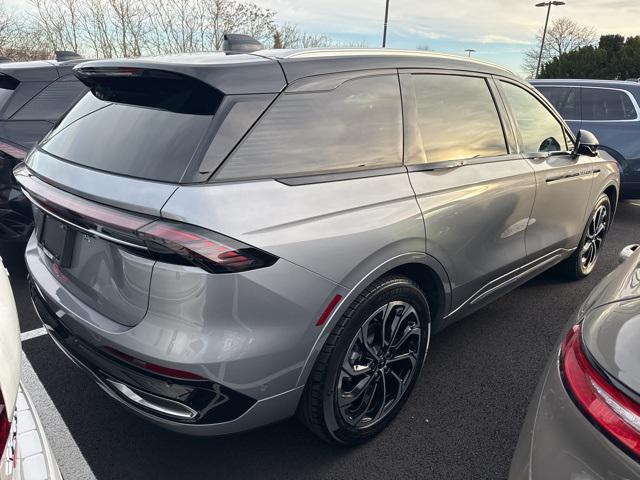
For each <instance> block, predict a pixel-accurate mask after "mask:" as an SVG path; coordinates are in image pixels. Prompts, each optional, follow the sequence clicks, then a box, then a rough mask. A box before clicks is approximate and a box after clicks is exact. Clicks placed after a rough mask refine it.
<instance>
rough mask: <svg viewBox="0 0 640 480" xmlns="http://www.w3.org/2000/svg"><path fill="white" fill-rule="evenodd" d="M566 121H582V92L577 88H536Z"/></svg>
mask: <svg viewBox="0 0 640 480" xmlns="http://www.w3.org/2000/svg"><path fill="white" fill-rule="evenodd" d="M536 88H537V89H538V90H539V91H540V92H541V93H542V94H543V95H544V96H545V97H546V98H547V100H549V102H550V103H551V105H553V106H554V107H555V109H556V110H557V111H558V113H559V114H560V115H562V118H564V119H565V120H575V121H579V120H580V90H579V89H578V88H576V87H555V86H553V87H550V86H536Z"/></svg>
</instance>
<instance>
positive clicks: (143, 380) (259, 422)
mask: <svg viewBox="0 0 640 480" xmlns="http://www.w3.org/2000/svg"><path fill="white" fill-rule="evenodd" d="M47 261H48V259H47V258H46V257H44V255H41V253H40V251H39V248H38V246H37V242H36V241H35V239H34V238H32V239H31V240H30V241H29V243H28V245H27V250H26V263H27V268H28V270H29V273H30V276H31V280H32V291H31V293H32V299H33V303H34V306H35V307H36V310H37V311H38V313H39V315H40V317H41V319H42V321H43V323H44V325H45V326H46V327H47V330H48V331H49V334H50V336H51V338H52V339H53V340H54V341H55V342H56V343H57V344H58V345H59V347H60V348H61V349H62V350H63V351H64V352H65V353H66V354H67V355H68V356H69V357H70V358H71V359H72V360H73V361H74V362H75V363H76V364H77V365H79V366H80V367H81V368H82V369H83V370H85V371H86V372H88V373H89V374H90V375H91V376H92V378H93V379H94V380H95V381H96V383H97V384H98V385H99V386H100V387H101V388H102V389H103V390H105V391H106V392H107V393H108V394H109V395H110V396H111V397H113V398H114V399H116V400H118V401H119V402H120V403H121V404H123V405H125V406H126V407H127V408H128V409H130V410H131V411H133V412H135V413H136V414H138V415H140V416H142V417H144V418H146V419H148V420H150V421H152V422H154V423H156V424H159V425H161V426H163V427H165V428H168V429H172V430H175V431H180V432H183V433H188V434H193V435H226V434H232V433H236V432H240V431H244V430H249V429H253V428H257V427H260V426H263V425H266V424H269V423H273V422H276V421H279V420H282V419H284V418H287V417H290V416H292V415H294V414H295V411H296V408H297V405H298V402H299V399H300V397H301V394H302V390H303V387H304V384H303V383H300V382H299V378H300V376H301V372H302V370H303V368H304V364H305V361H306V359H307V357H308V356H309V352H310V351H311V349H312V346H313V344H314V342H315V340H316V339H317V337H318V335H319V333H320V329H318V328H317V327H315V322H314V321H313V316H314V315H316V312H315V311H314V312H310V313H306V314H305V313H303V312H298V310H295V309H292V303H291V301H286V299H287V298H296V295H294V294H293V293H292V294H290V295H287V296H285V297H284V298H282V297H280V296H274V297H273V298H270V297H269V298H264V297H259V298H257V299H255V298H254V299H253V301H254V302H255V301H256V300H259V304H258V305H262V307H261V309H255V308H254V307H253V305H251V304H247V303H246V302H247V301H250V300H251V295H250V294H251V293H252V292H253V293H255V291H256V290H251V288H250V287H251V286H252V285H253V284H254V282H255V281H256V277H258V276H262V277H263V278H264V279H265V281H266V280H267V278H266V276H267V275H268V276H269V280H271V278H270V276H271V275H276V276H277V278H279V279H282V278H293V279H297V280H298V282H295V281H293V282H290V281H287V282H286V284H285V285H286V286H287V288H289V285H291V288H295V289H297V290H299V291H300V292H302V293H304V294H305V295H306V294H307V292H313V293H314V294H317V295H318V298H319V302H323V301H324V299H323V298H322V292H325V295H326V296H329V295H331V294H332V292H334V291H335V288H336V286H335V284H332V283H331V282H329V281H327V280H326V279H323V278H322V277H318V276H316V275H315V274H311V273H310V272H308V271H306V270H305V271H301V270H302V269H301V268H300V267H297V266H295V265H293V264H289V263H288V262H285V261H279V262H277V264H276V265H274V266H273V267H270V268H269V269H264V270H262V271H261V270H257V271H255V274H254V275H255V277H250V276H246V277H243V278H242V279H239V280H238V281H242V282H244V283H245V284H244V285H243V288H242V289H240V290H239V291H236V292H235V293H234V292H233V291H231V292H228V291H227V290H226V289H222V291H220V290H221V289H220V288H218V289H217V290H218V291H217V292H216V290H214V289H212V288H210V287H208V286H206V288H201V287H200V285H199V284H196V285H192V284H186V285H185V282H182V283H180V282H177V283H176V280H175V274H174V284H173V287H172V288H173V290H169V287H171V285H170V284H168V283H167V285H166V295H165V293H164V292H165V290H162V292H161V294H158V295H156V296H153V297H152V299H151V300H150V302H151V303H153V302H160V301H162V302H164V303H167V304H170V305H171V307H172V308H171V310H170V311H168V310H166V309H165V310H164V313H163V314H162V315H160V314H157V313H155V312H153V311H152V308H151V307H150V309H149V312H148V313H147V315H146V316H145V318H144V319H143V320H142V321H141V322H140V323H139V324H138V325H136V326H133V327H128V326H125V325H122V324H118V323H116V322H114V321H113V320H111V319H109V318H107V317H105V316H103V315H101V314H100V312H98V311H97V310H94V309H92V308H90V307H89V306H87V305H86V304H83V303H82V302H80V301H79V299H78V298H76V297H74V296H73V295H72V294H71V293H70V292H69V291H68V290H67V289H66V288H65V286H64V282H65V279H64V278H58V277H57V276H54V274H53V273H52V272H51V271H50V270H49V268H48V266H47V264H46V262H47ZM159 265H160V264H159ZM168 268H169V267H168V266H165V267H164V270H168ZM172 268H173V267H172ZM180 268H183V267H180ZM184 268H188V267H184ZM156 270H162V268H161V267H156ZM267 270H269V272H267ZM192 271H193V273H192ZM197 272H198V269H193V268H192V269H191V270H190V271H189V275H201V274H199V273H197ZM305 272H306V273H305ZM161 274H163V275H169V273H168V271H167V272H162V273H161ZM154 275H155V273H154ZM202 276H203V277H207V276H206V275H204V274H203V275H202ZM233 280H234V279H233V278H232V277H226V279H225V280H224V282H230V281H233ZM258 280H260V281H262V279H261V278H258ZM281 284H282V282H281ZM185 288H188V290H185V291H187V292H195V293H196V294H197V295H198V297H196V298H195V300H197V302H195V303H194V301H193V299H192V298H191V297H183V296H181V295H177V294H180V293H181V289H185ZM258 291H260V292H261V291H262V290H258ZM204 292H207V294H208V296H207V297H201V296H200V295H201V294H202V293H204ZM318 292H320V293H318ZM225 294H226V296H225ZM230 294H232V296H231V298H232V299H233V301H231V300H230V297H229V295H230ZM190 295H192V293H190ZM221 295H222V296H221ZM245 296H246V297H247V299H246V300H244V297H245ZM298 297H299V296H298ZM205 302H206V303H205ZM265 302H268V303H266V304H265ZM203 305H204V306H205V307H207V306H209V305H210V306H212V307H215V308H216V310H215V312H214V313H216V312H217V315H211V316H210V315H207V316H203V317H198V318H193V316H192V314H193V313H197V314H202V313H203V311H202V307H203ZM245 306H246V307H245ZM249 307H250V311H249V310H247V311H245V308H249ZM227 309H229V312H230V313H229V314H227V313H226V312H227ZM318 309H320V306H319V307H318ZM276 310H277V311H279V312H280V319H281V320H279V324H277V323H275V322H274V320H272V319H273V318H274V317H275V314H276V313H277V311H276ZM294 312H295V313H294ZM205 313H206V312H205ZM228 315H229V316H228ZM248 315H250V316H248ZM104 347H107V349H109V348H112V349H115V350H118V351H120V352H123V353H124V354H126V355H131V356H133V357H136V358H139V359H141V360H143V361H144V362H151V363H154V364H157V365H162V366H165V367H167V368H171V369H176V370H180V371H183V372H189V373H193V374H196V375H199V376H201V377H204V379H205V380H184V381H183V380H182V379H176V378H175V377H174V378H171V379H168V378H167V377H165V376H160V375H155V374H154V373H151V372H149V371H148V370H146V369H144V370H143V369H142V368H137V367H138V365H137V364H135V363H134V364H132V363H131V362H125V361H123V360H122V359H120V358H114V356H113V355H112V354H109V353H107V352H105V348H104ZM141 399H142V401H141ZM158 407H160V408H158ZM166 410H169V412H167V411H166ZM176 410H177V411H178V413H184V412H189V411H194V412H195V415H193V416H192V417H190V418H188V417H185V416H176V415H175V413H176ZM167 413H168V414H167Z"/></svg>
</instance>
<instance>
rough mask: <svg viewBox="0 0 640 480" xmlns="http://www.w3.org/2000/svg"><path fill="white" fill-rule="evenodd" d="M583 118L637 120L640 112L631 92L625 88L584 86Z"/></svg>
mask: <svg viewBox="0 0 640 480" xmlns="http://www.w3.org/2000/svg"><path fill="white" fill-rule="evenodd" d="M582 119H583V120H588V121H607V122H611V121H621V120H627V121H628V120H637V119H638V112H637V111H636V107H635V105H634V102H633V101H632V100H631V96H630V94H629V93H628V92H627V91H625V90H614V89H607V88H591V87H589V88H587V87H584V88H583V89H582Z"/></svg>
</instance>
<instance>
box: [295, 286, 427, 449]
mask: <svg viewBox="0 0 640 480" xmlns="http://www.w3.org/2000/svg"><path fill="white" fill-rule="evenodd" d="M430 328H431V323H430V316H429V306H428V304H427V300H426V298H425V296H424V294H423V293H422V291H421V290H420V288H419V287H418V285H416V284H415V283H414V282H413V281H412V280H410V279H408V278H406V277H403V276H395V275H394V276H388V277H384V278H382V279H380V280H377V281H376V282H375V283H374V284H372V285H371V286H370V287H368V288H367V289H366V290H365V291H364V292H363V293H362V294H361V295H360V296H359V297H358V298H357V299H356V300H355V301H354V303H353V304H352V305H351V307H350V308H349V310H347V312H346V313H345V314H344V315H343V317H342V318H341V319H340V320H339V322H338V323H337V324H336V326H335V327H334V329H333V331H332V333H331V335H330V336H329V339H328V340H327V342H326V343H325V346H324V348H323V349H322V352H321V353H320V355H319V357H318V360H317V362H316V365H315V366H314V369H313V371H312V372H311V375H310V377H309V381H308V383H307V386H306V389H305V393H304V396H303V399H302V402H301V405H300V408H299V412H298V415H299V417H300V418H301V420H302V421H303V422H304V423H305V424H306V425H307V426H308V427H309V428H310V429H311V430H312V431H313V432H315V433H316V434H318V435H320V436H321V437H322V438H324V439H325V440H328V441H330V442H335V443H340V444H358V443H362V442H364V441H367V440H369V439H370V438H372V437H374V436H375V435H377V434H378V433H379V432H381V431H382V430H383V429H384V428H385V427H386V426H387V425H388V424H389V423H390V422H391V421H392V420H393V418H394V417H395V416H396V415H397V413H398V412H399V411H400V409H401V408H402V405H403V404H404V402H405V401H406V399H407V398H408V396H409V394H410V392H411V390H412V389H413V386H414V384H415V381H416V379H417V377H418V374H419V372H420V369H421V366H422V361H423V359H424V357H425V354H426V349H427V345H428V342H429V335H430Z"/></svg>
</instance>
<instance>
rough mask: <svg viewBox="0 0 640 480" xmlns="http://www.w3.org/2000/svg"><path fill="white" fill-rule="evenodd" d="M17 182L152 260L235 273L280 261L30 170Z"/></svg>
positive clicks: (35, 197) (21, 170)
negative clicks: (79, 192) (85, 194)
mask: <svg viewBox="0 0 640 480" xmlns="http://www.w3.org/2000/svg"><path fill="white" fill-rule="evenodd" d="M14 173H15V177H16V179H17V180H18V183H20V185H21V187H22V188H23V190H24V192H25V194H26V195H27V197H29V198H30V199H31V200H32V201H33V202H34V203H35V204H36V206H38V207H39V208H41V209H43V210H45V211H49V213H53V214H55V215H56V216H58V217H60V218H62V219H65V220H67V221H68V222H70V223H71V224H73V225H75V226H76V227H79V228H80V229H84V231H85V232H88V233H91V232H94V233H95V235H97V236H102V237H103V238H105V239H106V240H109V239H111V240H113V241H115V242H116V243H118V242H119V243H122V242H124V244H125V245H129V246H132V247H135V248H138V249H139V250H138V251H145V250H146V251H148V252H149V255H150V256H151V257H152V258H155V259H158V260H161V261H165V262H171V263H178V264H183V265H194V266H197V267H200V268H202V269H203V270H205V271H207V272H209V273H234V272H244V271H248V270H255V269H257V268H263V267H269V266H271V265H273V264H274V263H275V262H276V261H277V260H278V257H275V256H273V255H270V254H268V253H266V252H263V251H262V250H259V249H257V248H255V247H252V246H250V245H246V244H244V243H242V242H239V241H237V240H234V239H232V238H229V237H226V236H224V235H221V234H219V233H216V232H212V231H210V230H206V229H204V228H200V227H196V226H194V225H188V224H184V223H178V222H172V221H165V220H159V219H157V218H154V217H150V216H144V215H140V214H137V213H131V212H127V211H123V210H120V209H117V208H113V207H109V206H106V205H102V204H100V203H96V202H92V201H89V200H85V199H83V198H81V197H78V196H76V195H71V194H70V193H67V192H65V191H63V190H60V189H58V188H55V187H53V186H51V185H49V184H47V183H45V182H42V181H39V180H36V179H34V177H33V176H32V175H30V174H29V172H28V170H27V169H26V168H25V167H18V169H16V170H15V172H14Z"/></svg>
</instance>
